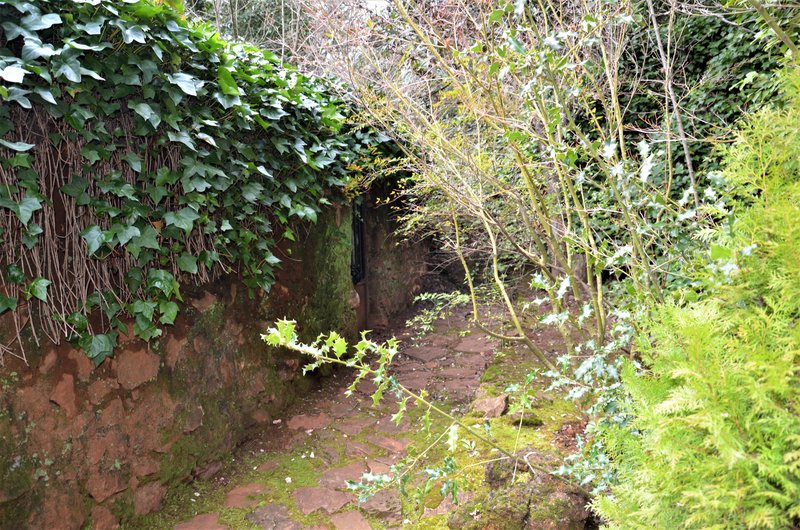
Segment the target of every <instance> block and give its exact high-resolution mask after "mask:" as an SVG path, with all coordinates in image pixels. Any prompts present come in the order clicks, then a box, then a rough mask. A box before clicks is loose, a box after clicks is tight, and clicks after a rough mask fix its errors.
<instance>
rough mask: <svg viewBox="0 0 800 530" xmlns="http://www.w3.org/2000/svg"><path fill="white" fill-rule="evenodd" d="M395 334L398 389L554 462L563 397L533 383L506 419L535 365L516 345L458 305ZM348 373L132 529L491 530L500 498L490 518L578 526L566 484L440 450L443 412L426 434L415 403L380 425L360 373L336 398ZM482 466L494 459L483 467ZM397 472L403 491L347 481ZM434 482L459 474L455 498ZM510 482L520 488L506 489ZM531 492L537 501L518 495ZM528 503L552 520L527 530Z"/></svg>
mask: <svg viewBox="0 0 800 530" xmlns="http://www.w3.org/2000/svg"><path fill="white" fill-rule="evenodd" d="M398 337H399V338H400V339H401V340H402V346H401V350H400V351H401V354H400V355H399V356H398V358H397V360H396V362H395V363H394V365H393V372H394V374H395V375H396V376H397V378H398V379H399V381H400V383H401V384H403V385H404V386H406V387H407V388H409V389H412V390H414V391H420V390H422V389H423V388H425V389H427V391H428V392H429V393H430V394H431V397H432V398H434V399H435V400H436V402H437V404H441V406H442V408H444V409H446V410H448V411H450V412H451V413H453V414H454V415H457V416H459V417H461V418H462V419H463V421H465V422H467V424H470V425H474V427H476V428H479V429H481V430H482V431H484V432H487V433H489V435H490V436H491V437H492V439H494V440H495V441H496V442H497V443H498V444H500V445H502V446H503V447H504V448H508V449H509V450H512V451H520V450H522V449H523V448H526V450H527V451H528V452H530V451H535V452H536V453H537V455H539V456H537V459H538V460H542V461H546V460H548V459H549V460H550V461H551V462H555V461H556V460H554V459H557V456H558V455H559V454H561V453H563V452H564V451H565V450H568V449H569V448H568V446H569V444H571V443H572V440H573V438H574V436H573V435H574V433H575V432H577V429H578V427H579V424H580V421H581V418H580V416H579V415H577V414H576V412H575V411H574V408H573V406H572V405H571V404H569V403H567V402H565V401H563V400H561V399H558V398H557V397H555V396H550V395H547V394H545V393H543V392H542V388H543V387H544V385H545V384H546V382H545V381H538V380H537V382H535V383H534V384H533V385H532V386H531V387H530V388H528V389H527V390H526V391H525V392H526V394H527V395H529V396H530V398H531V400H532V401H533V403H534V407H535V409H534V412H533V413H528V414H527V415H526V416H525V417H524V418H520V416H519V414H515V412H514V405H515V403H514V402H513V401H512V402H511V403H510V404H509V399H508V397H507V396H506V394H505V392H504V389H505V386H506V385H507V384H508V383H512V382H519V380H521V379H523V378H524V376H525V374H526V373H527V372H529V371H530V370H532V369H534V368H535V364H533V363H532V361H531V360H530V356H529V355H526V354H525V353H524V352H517V351H514V350H513V349H508V348H507V347H504V345H502V344H499V343H497V342H495V341H493V340H491V339H489V338H487V337H486V336H485V335H484V334H482V333H480V332H477V331H475V330H472V329H470V326H469V325H468V319H467V315H466V313H465V312H462V313H458V314H455V315H453V316H451V317H449V318H448V319H446V320H441V321H439V322H437V323H436V326H435V331H434V332H433V333H431V334H428V335H426V336H425V337H422V338H416V337H414V336H413V335H412V334H411V332H410V331H409V330H400V331H399V333H398ZM540 338H541V341H540V342H542V343H543V344H544V345H545V346H550V347H552V348H553V349H555V348H556V347H557V338H556V337H554V336H550V337H549V336H547V335H542V336H541V337H540ZM352 378H353V375H352V374H349V373H347V372H344V371H340V372H337V373H336V374H335V375H334V376H333V377H330V378H327V379H326V380H325V381H324V383H323V385H322V386H321V388H319V389H318V390H317V391H316V392H315V393H313V394H312V395H310V396H309V397H308V398H307V399H306V400H304V401H303V402H302V403H301V404H300V405H298V406H296V407H295V408H294V409H293V410H291V411H289V413H287V417H286V418H283V419H280V420H275V421H274V422H273V424H272V426H271V427H270V428H269V429H267V430H266V431H265V432H263V433H262V436H260V437H259V438H257V439H256V440H253V441H252V442H251V443H249V444H247V445H246V446H245V447H243V448H242V450H241V451H240V453H239V454H238V455H237V456H235V457H232V459H231V460H230V461H229V462H222V463H218V464H215V465H212V466H209V468H208V469H205V470H202V471H201V472H200V473H199V474H198V480H196V481H195V482H193V483H192V484H188V485H186V486H185V487H184V488H182V489H179V490H178V491H177V493H175V494H173V495H172V496H171V497H170V498H168V499H167V501H166V502H165V505H164V507H163V509H162V510H161V511H160V512H159V513H158V514H154V515H152V516H150V517H148V518H147V519H145V520H144V521H143V522H142V524H141V526H140V527H141V528H159V529H166V528H174V529H175V530H239V529H271V530H295V529H302V528H318V529H323V528H327V529H331V530H332V529H339V530H344V529H347V530H361V529H370V528H374V529H380V528H400V527H403V528H420V529H422V528H426V529H427V528H430V529H435V528H448V522H449V524H450V525H451V527H457V528H464V527H471V528H489V527H491V528H499V527H498V526H496V517H495V515H496V514H495V515H492V512H493V511H497V510H496V508H498V506H499V504H500V503H501V499H511V502H512V504H513V506H511V508H508V507H505V508H502V509H501V510H500V512H498V513H501V515H502V518H503V520H504V521H507V522H508V523H509V525H507V526H503V527H507V528H517V527H518V528H554V529H555V528H576V529H577V528H584V521H585V519H586V516H587V514H586V511H585V510H583V508H582V506H583V504H584V503H585V501H586V499H585V498H581V497H580V495H577V494H576V492H575V491H567V490H568V488H566V489H565V488H564V487H562V486H561V485H560V484H561V483H560V482H558V481H555V484H553V481H552V480H550V479H549V478H548V477H541V476H539V477H535V476H531V477H526V476H525V473H523V472H522V471H520V472H519V473H517V472H514V473H512V475H509V476H508V477H506V480H505V481H498V480H496V475H497V472H496V468H497V465H498V464H497V463H496V462H502V459H499V458H498V455H499V453H498V452H497V451H496V449H492V448H491V447H487V446H483V445H481V444H480V443H479V442H478V443H476V442H474V441H470V440H469V439H466V438H463V439H461V440H460V441H459V443H458V446H457V449H456V451H455V452H448V449H447V447H446V444H444V443H443V442H442V435H443V433H446V432H448V430H449V427H450V423H451V422H450V421H449V420H447V419H446V418H442V417H437V416H435V415H434V416H432V417H431V420H432V423H431V426H430V429H429V430H428V431H426V430H425V429H424V428H423V423H424V422H423V420H422V416H423V411H422V410H419V409H418V408H414V407H410V410H409V412H408V414H407V416H406V417H405V418H404V419H403V421H402V422H400V423H399V425H398V424H396V423H394V422H392V421H391V417H392V415H393V414H394V413H395V412H396V411H397V407H398V405H397V403H396V402H395V401H394V400H393V399H392V398H391V397H387V399H385V400H384V401H383V402H381V403H380V404H378V405H375V404H374V403H373V400H372V398H371V394H372V390H373V389H374V387H373V385H372V384H371V383H369V382H366V381H365V382H362V383H361V384H360V385H359V386H358V388H357V392H356V393H355V394H354V395H352V396H347V395H346V388H347V386H348V384H349V383H350V381H352ZM509 405H510V406H511V408H509ZM520 420H522V421H520ZM437 439H438V442H437ZM543 455H544V456H543ZM448 456H449V457H452V458H454V459H455V460H456V462H457V463H458V467H459V471H456V472H455V473H450V474H448V475H447V476H441V475H442V470H443V469H444V467H443V466H444V464H443V462H445V461H444V459H445V458H446V457H448ZM488 462H494V463H493V464H492V465H490V466H489V467H488V468H487V467H486V463H488ZM400 463H402V465H401V466H400V467H398V465H399V464H400ZM492 466H494V467H492ZM396 473H402V475H403V476H404V481H403V482H404V483H405V484H406V486H407V488H406V490H407V491H405V492H404V494H402V495H401V493H400V490H399V488H398V487H396V486H394V487H389V488H386V489H383V490H381V491H379V492H378V493H376V494H374V495H372V496H370V497H369V498H361V499H359V496H358V495H357V493H356V492H355V491H353V490H352V489H350V488H349V487H348V482H349V481H354V482H360V481H361V479H362V476H364V475H365V474H367V476H369V475H372V476H380V475H388V476H394V475H395V474H396ZM517 475H519V476H517ZM493 476H494V477H495V478H494V479H493V478H492V477H493ZM511 476H513V480H512V479H510V477H511ZM487 478H488V479H489V480H488V481H487ZM446 480H456V481H457V482H458V485H459V490H460V491H461V493H460V495H459V496H458V499H457V500H454V499H453V498H452V496H451V495H448V496H446V497H445V496H443V495H442V494H441V493H440V489H441V487H442V485H443V484H444V483H445V481H446ZM512 482H513V483H520V484H523V486H519V487H517V486H513V487H515V488H517V490H518V491H516V490H515V491H511V490H509V488H510V487H512ZM534 482H535V487H534V486H532V484H534ZM543 485H544V486H543ZM545 486H546V487H545ZM520 488H521V489H520ZM544 490H546V491H547V494H546V495H545V496H546V497H547V499H544V497H543V498H542V499H538V500H537V499H533V500H531V497H532V496H535V495H540V496H541V492H542V491H544ZM520 495H522V496H524V497H525V498H526V499H527V500H526V502H521V501H520ZM551 500H554V501H558V502H559V503H564V502H566V504H567V505H568V506H567V507H565V508H564V509H561V511H558V510H556V512H557V513H555V514H551V513H550V512H552V510H553V508H552V506H544V504H545V503H549V502H550V501H551ZM503 502H504V501H503ZM540 504H541V505H542V506H541V507H539V505H540ZM523 508H524V509H523ZM508 509H511V511H512V512H514V513H511V514H510V513H507V512H508ZM523 512H524V513H523ZM534 512H537V513H542V514H545V512H546V513H547V517H550V519H551V520H552V521H553V524H554V526H548V525H547V524H545V525H543V526H542V525H538V526H530V525H529V524H528V523H527V521H531V520H535V519H536V517H534V516H533V515H535V514H534ZM565 518H566V519H569V521H567V520H566V519H565ZM493 521H494V522H493ZM537 524H538V523H537ZM526 525H527V526H526Z"/></svg>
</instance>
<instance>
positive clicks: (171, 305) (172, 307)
mask: <svg viewBox="0 0 800 530" xmlns="http://www.w3.org/2000/svg"><path fill="white" fill-rule="evenodd" d="M158 310H159V311H160V312H161V318H159V319H158V321H159V322H161V323H162V324H174V323H175V317H177V316H178V304H176V303H175V302H170V301H167V300H162V301H161V302H159V304H158Z"/></svg>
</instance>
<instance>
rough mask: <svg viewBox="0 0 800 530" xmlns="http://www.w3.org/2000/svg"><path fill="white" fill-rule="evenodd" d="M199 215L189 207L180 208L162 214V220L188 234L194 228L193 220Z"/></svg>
mask: <svg viewBox="0 0 800 530" xmlns="http://www.w3.org/2000/svg"><path fill="white" fill-rule="evenodd" d="M199 217H200V216H199V215H197V212H195V211H194V210H192V209H191V208H188V207H187V208H181V209H180V210H178V211H177V212H167V213H165V214H164V221H165V222H166V223H167V224H168V225H172V226H177V227H178V228H180V229H181V230H183V231H184V232H186V234H187V235H188V234H189V232H191V231H192V228H194V222H195V221H196V220H197V219H198V218H199Z"/></svg>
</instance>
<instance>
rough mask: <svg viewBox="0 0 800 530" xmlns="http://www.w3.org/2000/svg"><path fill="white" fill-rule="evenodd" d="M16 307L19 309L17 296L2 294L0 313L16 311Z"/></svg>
mask: <svg viewBox="0 0 800 530" xmlns="http://www.w3.org/2000/svg"><path fill="white" fill-rule="evenodd" d="M16 309H17V299H16V298H14V297H11V296H6V295H4V294H0V315H2V314H3V313H5V312H6V311H9V310H11V311H16Z"/></svg>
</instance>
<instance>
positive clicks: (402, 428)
mask: <svg viewBox="0 0 800 530" xmlns="http://www.w3.org/2000/svg"><path fill="white" fill-rule="evenodd" d="M410 426H411V423H410V422H409V421H408V418H403V419H402V420H401V421H400V425H397V424H396V423H395V422H393V421H392V415H390V414H387V415H386V416H384V417H382V418H381V419H380V420H379V421H378V423H377V425H376V427H377V428H378V430H379V431H381V432H385V433H386V434H397V433H401V432H406V431H408V429H409V427H410Z"/></svg>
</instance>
